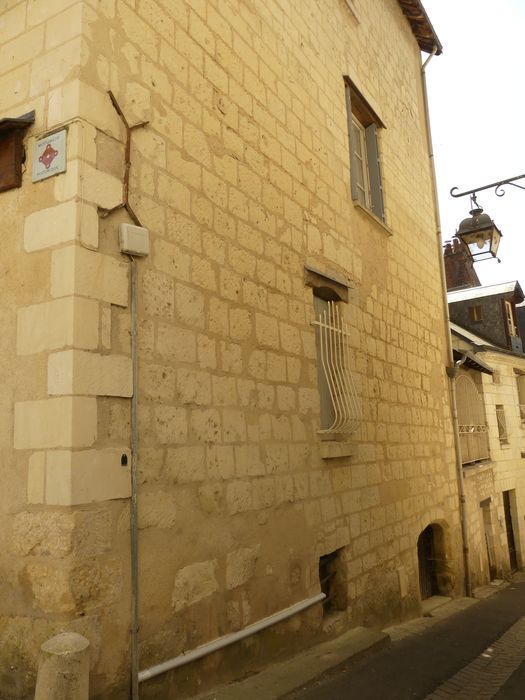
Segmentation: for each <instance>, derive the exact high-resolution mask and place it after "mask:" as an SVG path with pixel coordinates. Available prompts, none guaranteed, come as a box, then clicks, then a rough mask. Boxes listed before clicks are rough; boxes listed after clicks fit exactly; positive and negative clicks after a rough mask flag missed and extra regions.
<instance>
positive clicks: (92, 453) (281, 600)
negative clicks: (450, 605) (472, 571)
mask: <svg viewBox="0 0 525 700" xmlns="http://www.w3.org/2000/svg"><path fill="white" fill-rule="evenodd" d="M1 9H2V14H1V15H0V28H1V32H2V41H3V44H2V46H1V47H0V57H1V60H0V70H1V71H2V74H1V76H0V119H1V118H5V119H7V118H15V119H16V118H18V117H20V116H22V115H24V114H27V113H30V112H32V111H34V123H33V124H32V125H31V126H29V127H28V128H27V129H26V130H25V131H24V136H23V146H24V149H25V154H26V158H25V162H24V163H20V166H21V169H22V170H23V173H22V176H21V177H22V179H21V186H20V187H12V188H10V189H6V190H5V191H4V192H2V193H0V199H1V209H2V213H3V221H4V226H3V244H4V251H3V256H2V292H3V304H2V307H1V315H2V328H3V333H2V340H1V345H0V348H1V349H0V356H1V362H0V371H1V374H2V387H3V390H2V393H1V395H0V443H1V454H2V461H1V463H2V481H3V488H2V489H1V491H0V533H1V534H0V537H1V540H2V546H1V548H0V592H1V595H0V667H1V674H0V688H1V691H0V694H1V695H2V697H4V698H6V700H7V699H12V698H21V697H30V695H31V692H32V688H33V686H34V678H35V668H36V662H37V655H38V649H39V646H40V644H41V643H42V642H43V641H44V640H45V639H46V638H48V637H49V636H51V635H52V634H54V633H56V632H59V631H64V630H75V631H79V632H81V633H82V634H84V635H85V636H86V637H88V639H89V640H90V643H91V688H92V695H93V697H98V698H104V700H108V699H110V698H123V697H128V696H129V684H130V629H131V627H132V624H133V623H132V616H131V615H132V613H131V608H132V606H131V586H132V584H131V574H130V571H131V570H132V566H131V563H130V560H131V547H130V527H131V525H130V508H131V503H132V501H133V499H131V489H132V479H131V475H130V472H131V466H132V465H133V464H134V459H135V457H137V467H138V474H137V493H136V497H137V498H136V501H137V503H138V515H139V518H138V528H139V529H138V586H139V625H140V626H139V632H138V642H139V665H140V669H141V670H144V669H146V668H148V667H151V666H152V665H154V664H157V663H159V662H162V661H165V660H166V659H169V658H172V657H177V656H178V655H180V654H182V653H183V652H187V651H191V650H193V649H195V648H197V647H199V646H201V645H203V644H206V643H207V642H209V641H211V640H214V639H217V638H221V637H223V636H224V635H226V634H228V633H230V632H234V631H238V630H241V629H245V628H246V627H248V626H249V625H251V624H252V623H254V622H257V621H259V620H262V619H265V618H267V617H269V616H272V615H273V614H274V613H276V612H279V611H281V610H283V609H287V608H289V607H290V606H292V605H293V604H295V603H300V602H301V601H306V603H308V601H310V602H311V604H308V605H306V607H305V609H304V611H303V612H300V613H298V614H296V615H292V616H290V617H289V618H288V619H287V620H286V621H284V622H281V623H279V624H276V625H272V626H271V627H270V628H269V629H268V630H266V631H265V632H263V633H260V634H255V635H252V636H250V637H248V638H246V640H244V641H243V642H239V643H237V644H234V645H231V646H229V647H227V648H225V649H224V650H222V651H220V652H217V653H215V654H212V655H208V656H205V657H204V658H203V659H201V660H200V661H197V662H195V663H193V664H192V665H191V666H185V667H183V668H181V669H180V670H178V671H172V672H170V673H166V674H163V675H160V676H158V677H156V678H155V679H152V680H148V681H144V682H143V683H142V684H141V697H161V696H162V697H172V696H173V697H174V696H175V695H174V693H175V690H174V689H175V688H176V689H177V697H184V696H191V695H193V694H195V693H196V692H197V691H198V690H199V689H202V688H205V687H207V686H210V685H213V684H215V683H218V682H220V681H221V680H224V679H230V678H233V677H235V676H238V675H240V674H244V673H247V672H249V671H250V670H253V669H254V668H256V667H257V666H258V665H261V664H263V663H265V662H268V661H269V660H271V659H272V658H275V657H277V656H281V655H282V654H283V653H284V652H286V653H290V652H291V651H293V650H295V649H299V648H301V647H302V646H304V645H307V644H311V643H313V642H314V641H315V640H318V639H320V638H321V637H322V636H323V635H328V634H335V633H337V632H338V631H342V630H344V629H346V628H347V627H350V626H352V625H357V624H386V623H387V622H390V621H393V620H399V619H402V618H406V617H408V616H410V615H414V614H417V613H418V612H419V611H420V601H421V597H422V592H421V589H420V581H419V574H418V569H419V568H421V564H422V559H421V557H423V558H425V557H427V558H428V559H429V560H430V558H431V556H430V555H431V551H427V550H425V549H424V547H423V548H420V553H419V561H418V540H419V538H420V535H421V533H423V532H427V533H428V532H430V533H431V534H432V533H434V535H435V536H436V538H437V539H439V548H440V558H439V561H440V567H441V570H440V572H439V577H438V579H437V578H436V590H438V589H439V590H440V591H441V592H451V593H454V592H456V593H458V592H460V591H461V589H462V567H461V541H460V534H459V515H458V507H457V505H458V493H457V484H456V475H455V468H454V451H453V431H452V424H451V415H450V408H449V399H448V387H447V382H448V379H447V376H446V373H445V365H446V364H447V362H448V358H447V346H446V340H445V338H446V332H447V329H446V319H445V314H444V311H443V305H442V303H441V299H442V294H443V290H442V283H441V278H440V263H441V261H440V259H439V257H440V256H439V255H438V245H437V241H436V233H435V229H436V226H435V201H434V196H433V183H432V173H431V168H430V165H429V144H428V140H427V132H426V116H425V106H424V93H423V84H422V73H421V50H424V51H427V52H430V51H432V50H433V47H434V46H435V47H436V48H437V50H438V52H439V50H440V46H439V42H438V40H437V38H436V37H435V34H434V33H433V30H432V27H431V25H430V23H429V21H428V19H427V17H426V15H425V14H424V11H423V9H422V7H421V5H420V3H419V2H418V1H417V0H403V1H401V0H399V1H397V0H367V1H366V2H364V1H361V0H322V1H321V2H319V1H318V0H302V1H301V2H300V3H299V2H293V1H291V0H265V1H264V2H262V1H259V0H255V1H254V2H248V1H247V0H178V1H177V2H172V1H171V0H81V1H79V0H49V1H48V0H46V1H45V2H44V0H7V2H4V3H2V5H1ZM436 60H438V59H436ZM109 92H111V95H110V94H109ZM111 96H113V98H112V97H111ZM3 125H4V127H5V129H4V131H3V132H2V133H4V132H6V133H8V132H9V129H11V127H12V125H11V126H10V125H9V124H8V123H7V122H3ZM126 125H127V126H128V127H136V128H127V126H126ZM8 127H9V129H8ZM64 130H65V132H66V143H67V145H66V147H65V148H66V149H67V151H65V152H64V151H63V155H64V156H65V159H66V160H65V163H66V170H65V172H58V173H57V174H56V175H55V176H53V177H46V174H45V173H44V175H43V179H38V177H37V178H34V177H33V176H32V172H33V166H34V165H35V166H36V165H38V162H41V161H40V160H39V158H40V157H41V156H38V153H39V151H38V147H39V146H42V144H43V143H45V142H42V141H41V139H42V138H44V137H46V136H54V135H56V134H57V133H59V132H63V131H64ZM349 131H350V135H351V139H350V140H351V149H352V158H351V157H350V150H349ZM61 138H63V134H62V136H61ZM128 143H129V148H127V147H126V144H128ZM50 147H51V146H50ZM62 149H64V146H62ZM56 150H57V152H58V150H59V149H56ZM35 154H37V155H35ZM51 154H52V152H51ZM128 156H129V157H128ZM42 157H43V156H42ZM366 157H367V158H368V163H366ZM53 158H54V156H53ZM351 160H352V166H351V165H350V161H351ZM363 163H365V165H363ZM48 174H49V173H48ZM360 175H364V180H363V178H361V179H360ZM128 180H129V181H128ZM128 195H129V200H128V206H127V208H124V207H120V208H119V205H121V204H122V203H123V202H125V201H126V198H127V197H128ZM114 207H117V208H116V209H115V210H114V211H111V212H109V210H113V208H114ZM132 221H135V223H139V224H141V225H142V226H143V227H146V228H147V229H148V230H149V236H150V254H149V255H148V256H147V257H145V258H144V259H141V260H138V261H136V262H134V263H132V262H130V259H129V257H128V256H125V255H123V254H122V253H121V251H120V247H119V235H118V231H119V225H120V224H121V223H130V222H132ZM133 265H135V266H136V269H137V270H138V280H137V285H136V291H137V313H136V316H135V318H136V320H137V324H138V329H137V337H138V341H137V342H138V367H139V371H138V386H139V388H138V391H136V392H135V398H136V399H137V403H138V406H137V413H136V414H135V415H136V417H137V425H136V431H133V434H134V437H135V438H136V439H137V440H138V451H135V452H134V454H131V451H130V447H131V444H132V420H131V415H132V399H131V397H132V394H133V391H134V389H133V387H134V381H133V380H134V377H133V363H132V359H131V329H132V326H133V323H132V312H133V310H132V306H131V292H130V269H131V266H133ZM314 298H315V299H318V300H321V301H319V302H316V303H321V302H327V301H330V300H331V301H336V302H337V303H336V306H337V308H338V310H339V312H340V313H341V314H342V315H343V316H344V318H345V321H346V323H347V324H348V326H349V343H350V346H349V350H348V355H347V356H346V358H347V359H346V360H345V368H344V369H345V371H346V370H348V369H351V371H352V374H353V380H354V382H355V391H356V396H357V399H358V401H357V402H356V404H355V408H356V410H355V416H354V418H357V419H358V420H357V422H356V424H355V426H354V427H355V428H356V429H355V430H354V431H353V432H352V433H351V434H341V433H339V432H337V431H336V432H335V433H331V434H330V433H328V434H326V435H324V438H326V437H328V438H330V439H323V435H320V434H319V428H320V425H321V420H322V417H320V411H321V410H322V408H321V402H320V387H318V368H319V357H318V353H319V346H318V345H317V346H316V335H315V328H316V326H314V325H312V322H313V321H314V320H315V319H316V316H315V315H314ZM345 376H346V375H345ZM337 397H338V394H337V393H336V396H335V399H334V396H332V403H333V402H334V401H336V400H337ZM325 398H326V397H325ZM358 405H359V406H360V409H359V410H357V406H358ZM428 528H430V530H429V529H428ZM430 547H432V542H430ZM423 563H424V562H423ZM320 573H321V576H320ZM434 573H435V572H434ZM324 574H327V576H326V577H325V576H324ZM321 578H322V579H323V582H321V580H320V579H321ZM325 578H327V580H328V583H327V582H326V581H325V580H324V579H325ZM431 584H432V585H434V579H432V580H431ZM321 591H323V592H326V591H327V592H328V593H330V594H332V595H331V596H330V600H328V602H326V601H325V603H324V604H323V603H321V602H319V598H320V593H321ZM424 595H426V593H424ZM314 599H315V600H317V601H318V602H317V603H315V604H314V602H312V601H314Z"/></svg>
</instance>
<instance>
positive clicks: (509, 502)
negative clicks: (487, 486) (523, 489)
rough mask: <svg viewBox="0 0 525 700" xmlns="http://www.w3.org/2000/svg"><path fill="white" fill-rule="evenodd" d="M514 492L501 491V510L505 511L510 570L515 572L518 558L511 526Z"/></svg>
mask: <svg viewBox="0 0 525 700" xmlns="http://www.w3.org/2000/svg"><path fill="white" fill-rule="evenodd" d="M515 500H516V492H515V491H514V490H513V491H503V508H504V510H505V526H506V528H507V544H508V546H509V561H510V570H511V571H517V569H518V556H517V553H516V540H515V538H514V527H513V525H512V507H513V506H514V507H515Z"/></svg>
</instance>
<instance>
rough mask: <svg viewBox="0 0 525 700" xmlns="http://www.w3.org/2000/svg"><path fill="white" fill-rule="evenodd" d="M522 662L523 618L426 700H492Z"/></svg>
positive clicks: (524, 631)
mask: <svg viewBox="0 0 525 700" xmlns="http://www.w3.org/2000/svg"><path fill="white" fill-rule="evenodd" d="M524 659H525V617H522V618H520V619H519V620H518V622H516V623H515V624H514V625H512V627H511V628H510V629H509V630H508V631H507V632H505V634H504V635H502V636H501V637H500V638H499V639H498V640H497V641H496V642H494V643H493V644H491V646H489V647H487V648H486V649H485V650H484V651H483V652H482V653H481V654H480V655H479V656H478V657H477V658H476V659H474V661H472V662H471V663H470V664H467V665H466V666H464V667H463V668H462V669H461V671H458V672H457V673H456V674H455V675H454V676H452V678H450V679H449V680H448V681H445V683H442V684H441V685H440V686H439V687H438V688H437V689H436V690H435V691H434V692H433V693H431V694H430V695H427V697H426V700H450V699H451V698H454V699H455V700H471V699H472V698H477V700H491V698H493V697H494V695H495V694H496V693H497V692H498V690H499V689H500V688H502V687H503V685H504V684H505V682H506V681H507V680H508V679H509V678H510V676H511V675H512V673H513V672H514V671H515V670H516V669H517V668H518V667H519V666H520V665H521V664H522V663H523V661H524ZM523 695H524V696H525V689H524V690H523Z"/></svg>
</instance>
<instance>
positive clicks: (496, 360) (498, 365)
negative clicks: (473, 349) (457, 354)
mask: <svg viewBox="0 0 525 700" xmlns="http://www.w3.org/2000/svg"><path fill="white" fill-rule="evenodd" d="M485 356H486V358H487V362H488V363H489V364H490V365H491V366H492V367H494V368H495V370H496V372H495V374H494V375H492V378H491V377H490V376H488V375H487V376H484V377H483V395H484V400H485V405H486V410H487V422H488V426H489V437H490V452H491V458H492V460H493V462H494V465H495V468H494V482H495V491H496V493H497V495H498V497H499V507H498V511H497V515H498V523H499V539H500V544H501V547H502V550H503V556H502V560H503V566H504V568H505V569H507V570H508V567H509V563H508V545H507V534H506V527H505V513H504V508H503V497H502V492H503V491H514V492H515V493H514V496H515V500H516V508H515V509H513V516H512V521H513V522H512V524H513V530H514V536H515V540H516V550H517V557H518V564H519V566H522V565H523V562H524V555H525V541H524V538H525V531H524V528H523V519H524V516H525V478H524V475H523V466H524V463H525V462H524V457H523V454H524V453H525V429H524V425H523V423H522V421H521V416H520V409H519V395H518V387H517V383H516V373H515V370H519V371H524V369H525V360H524V359H523V357H520V356H519V355H515V356H513V355H510V354H509V355H504V354H502V353H491V352H490V353H486V354H484V357H485ZM497 405H499V406H503V409H504V413H505V423H506V428H507V440H506V442H504V443H503V444H502V443H501V442H500V439H499V436H498V426H497V420H496V406H497Z"/></svg>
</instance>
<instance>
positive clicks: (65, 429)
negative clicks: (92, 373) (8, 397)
mask: <svg viewBox="0 0 525 700" xmlns="http://www.w3.org/2000/svg"><path fill="white" fill-rule="evenodd" d="M96 436H97V402H96V399H91V398H86V397H83V396H82V397H80V396H64V397H60V398H53V399H43V400H41V401H22V402H19V403H16V404H15V438H14V443H15V448H16V449H18V450H28V449H39V448H49V447H89V446H90V445H92V444H93V442H94V441H95V438H96Z"/></svg>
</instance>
